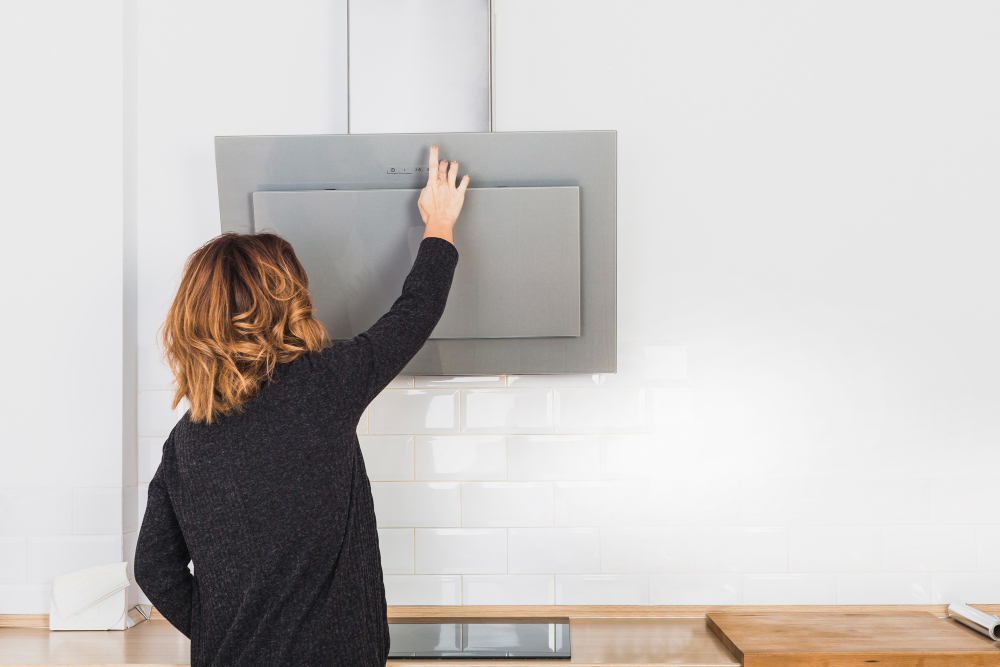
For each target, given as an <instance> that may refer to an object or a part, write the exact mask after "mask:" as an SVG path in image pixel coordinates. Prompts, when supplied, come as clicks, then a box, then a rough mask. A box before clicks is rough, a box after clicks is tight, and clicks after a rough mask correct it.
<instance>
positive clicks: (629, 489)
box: [554, 481, 647, 526]
mask: <svg viewBox="0 0 1000 667" xmlns="http://www.w3.org/2000/svg"><path fill="white" fill-rule="evenodd" d="M554 486H555V493H556V525H557V526H644V525H646V521H647V500H646V499H647V494H646V482H641V481H637V482H622V481H595V482H555V483H554Z"/></svg>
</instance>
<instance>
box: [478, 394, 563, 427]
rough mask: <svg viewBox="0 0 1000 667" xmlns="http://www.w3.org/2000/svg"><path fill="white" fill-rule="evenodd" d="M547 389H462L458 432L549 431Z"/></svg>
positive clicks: (548, 397) (550, 419)
mask: <svg viewBox="0 0 1000 667" xmlns="http://www.w3.org/2000/svg"><path fill="white" fill-rule="evenodd" d="M551 432H552V390H550V389H536V388H532V389H514V388H511V389H463V390H462V433H551Z"/></svg>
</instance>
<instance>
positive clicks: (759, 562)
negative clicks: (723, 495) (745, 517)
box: [694, 526, 788, 572]
mask: <svg viewBox="0 0 1000 667" xmlns="http://www.w3.org/2000/svg"><path fill="white" fill-rule="evenodd" d="M694 542H695V545H696V549H695V550H696V569H697V570H698V571H699V572H785V571H787V570H788V529H787V528H784V527H758V526H699V527H698V528H696V529H695V533H694Z"/></svg>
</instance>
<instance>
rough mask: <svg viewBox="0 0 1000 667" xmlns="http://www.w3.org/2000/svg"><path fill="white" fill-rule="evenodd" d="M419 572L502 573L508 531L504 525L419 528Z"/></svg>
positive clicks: (417, 530)
mask: <svg viewBox="0 0 1000 667" xmlns="http://www.w3.org/2000/svg"><path fill="white" fill-rule="evenodd" d="M415 550H416V572H417V573H418V574H502V573H504V572H506V571H507V531H506V530H504V529H502V528H417V529H416V543H415Z"/></svg>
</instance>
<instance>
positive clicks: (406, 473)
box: [358, 435, 413, 482]
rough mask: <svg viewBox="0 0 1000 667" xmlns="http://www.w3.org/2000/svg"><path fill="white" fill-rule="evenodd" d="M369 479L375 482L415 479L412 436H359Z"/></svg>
mask: <svg viewBox="0 0 1000 667" xmlns="http://www.w3.org/2000/svg"><path fill="white" fill-rule="evenodd" d="M358 442H359V443H361V454H362V456H364V459H365V470H366V471H367V472H368V479H370V480H371V481H373V482H394V481H408V480H412V479H413V436H412V435H359V436H358Z"/></svg>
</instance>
